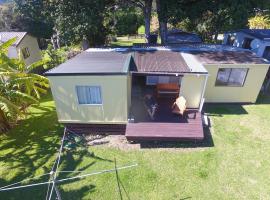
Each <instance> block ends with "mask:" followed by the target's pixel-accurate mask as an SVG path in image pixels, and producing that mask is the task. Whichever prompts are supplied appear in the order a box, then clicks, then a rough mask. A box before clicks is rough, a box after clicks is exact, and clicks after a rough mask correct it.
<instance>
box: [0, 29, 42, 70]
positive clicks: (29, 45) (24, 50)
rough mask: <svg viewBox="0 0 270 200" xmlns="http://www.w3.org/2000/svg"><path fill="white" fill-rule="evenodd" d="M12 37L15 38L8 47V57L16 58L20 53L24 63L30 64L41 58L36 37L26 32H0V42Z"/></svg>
mask: <svg viewBox="0 0 270 200" xmlns="http://www.w3.org/2000/svg"><path fill="white" fill-rule="evenodd" d="M12 38H17V40H16V41H15V42H14V44H13V45H12V46H11V47H10V48H9V49H8V56H9V57H10V58H18V57H19V53H21V55H22V58H23V59H24V61H25V64H26V65H30V64H32V63H34V62H36V61H38V60H40V59H41V51H40V49H39V46H38V41H37V38H35V37H33V36H31V35H30V34H28V33H27V32H0V43H3V42H6V41H8V40H10V39H12Z"/></svg>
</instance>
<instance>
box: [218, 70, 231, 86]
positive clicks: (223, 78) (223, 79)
mask: <svg viewBox="0 0 270 200" xmlns="http://www.w3.org/2000/svg"><path fill="white" fill-rule="evenodd" d="M230 72H231V69H229V68H227V69H226V68H223V69H219V71H218V76H217V84H219V85H226V84H227V82H228V79H229V77H230Z"/></svg>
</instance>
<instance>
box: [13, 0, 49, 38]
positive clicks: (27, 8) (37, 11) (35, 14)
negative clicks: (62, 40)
mask: <svg viewBox="0 0 270 200" xmlns="http://www.w3.org/2000/svg"><path fill="white" fill-rule="evenodd" d="M14 2H15V12H16V14H17V15H18V19H17V22H16V26H17V29H19V30H21V31H26V32H28V33H31V34H32V35H34V36H36V37H38V38H50V37H51V35H52V33H53V20H54V19H52V18H51V17H50V13H51V12H53V10H52V8H51V7H50V6H49V4H48V2H47V1H45V0H25V1H21V0H14Z"/></svg>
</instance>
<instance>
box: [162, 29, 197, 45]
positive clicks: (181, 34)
mask: <svg viewBox="0 0 270 200" xmlns="http://www.w3.org/2000/svg"><path fill="white" fill-rule="evenodd" d="M167 42H168V43H169V44H179V43H180V44H182V43H184V44H185V43H202V39H201V38H200V36H199V35H197V34H196V33H189V32H185V31H182V30H178V29H173V30H169V31H168V34H167Z"/></svg>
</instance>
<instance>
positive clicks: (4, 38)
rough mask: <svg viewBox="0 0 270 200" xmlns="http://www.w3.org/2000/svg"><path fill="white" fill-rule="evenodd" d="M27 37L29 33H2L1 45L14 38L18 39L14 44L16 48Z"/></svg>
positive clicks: (0, 36)
mask: <svg viewBox="0 0 270 200" xmlns="http://www.w3.org/2000/svg"><path fill="white" fill-rule="evenodd" d="M26 35H27V32H0V43H4V42H7V41H8V40H10V39H12V38H17V40H16V41H15V42H14V43H13V45H14V46H17V45H18V44H19V43H20V42H21V41H22V39H23V38H24V37H25V36H26Z"/></svg>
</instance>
